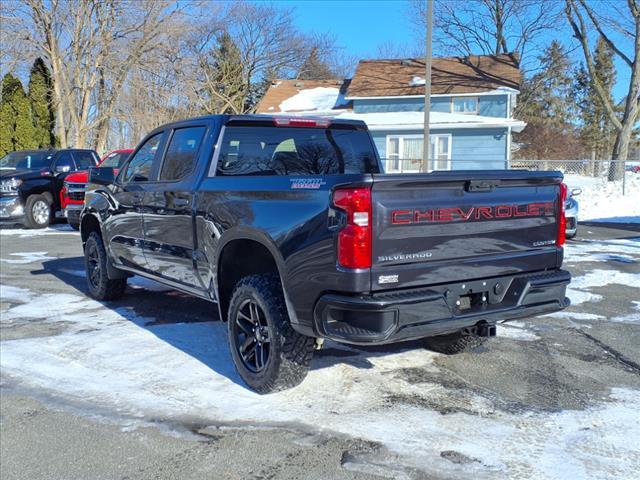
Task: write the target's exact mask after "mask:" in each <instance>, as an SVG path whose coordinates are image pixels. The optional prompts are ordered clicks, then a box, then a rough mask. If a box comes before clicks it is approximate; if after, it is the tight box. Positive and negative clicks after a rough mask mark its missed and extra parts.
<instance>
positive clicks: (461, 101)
mask: <svg viewBox="0 0 640 480" xmlns="http://www.w3.org/2000/svg"><path fill="white" fill-rule="evenodd" d="M451 111H452V112H453V113H471V114H477V113H478V97H453V98H452V99H451Z"/></svg>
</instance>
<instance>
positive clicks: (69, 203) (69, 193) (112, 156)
mask: <svg viewBox="0 0 640 480" xmlns="http://www.w3.org/2000/svg"><path fill="white" fill-rule="evenodd" d="M131 152H133V150H131V149H121V150H114V151H113V152H109V153H108V154H106V155H105V156H104V157H102V159H101V160H100V164H99V165H98V166H99V167H111V168H113V169H115V171H116V172H117V171H118V169H119V168H120V167H121V166H122V164H123V163H124V162H125V161H126V160H127V158H129V154H130V153H131ZM88 176H89V172H88V171H87V170H81V171H79V172H75V173H72V174H70V175H67V178H65V181H64V186H63V187H62V189H61V190H60V208H62V212H63V214H64V216H65V217H66V218H67V222H68V223H69V225H70V226H71V228H73V229H74V230H79V229H80V212H81V211H82V208H83V207H84V191H85V188H86V184H87V178H88Z"/></svg>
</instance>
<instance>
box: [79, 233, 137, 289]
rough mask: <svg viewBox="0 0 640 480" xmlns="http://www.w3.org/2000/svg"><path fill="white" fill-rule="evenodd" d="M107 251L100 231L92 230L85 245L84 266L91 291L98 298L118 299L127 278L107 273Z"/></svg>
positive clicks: (124, 287)
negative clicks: (115, 277)
mask: <svg viewBox="0 0 640 480" xmlns="http://www.w3.org/2000/svg"><path fill="white" fill-rule="evenodd" d="M108 261H109V259H108V258H107V251H106V250H105V248H104V243H103V242H102V237H101V236H100V234H99V233H98V232H91V234H90V235H89V238H88V239H87V242H86V243H85V246H84V266H85V271H86V275H87V286H88V287H89V293H90V294H91V296H92V297H93V298H95V299H96V300H116V299H118V298H120V297H122V295H123V294H124V290H125V289H126V288H127V279H126V278H119V279H115V280H114V279H110V278H109V276H108V275H107V262H108Z"/></svg>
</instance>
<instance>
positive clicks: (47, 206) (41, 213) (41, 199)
mask: <svg viewBox="0 0 640 480" xmlns="http://www.w3.org/2000/svg"><path fill="white" fill-rule="evenodd" d="M25 210H26V211H25V219H24V225H25V227H27V228H46V227H48V226H49V222H51V202H50V201H49V199H48V198H47V197H46V196H45V195H31V196H29V197H28V198H27V202H26V205H25Z"/></svg>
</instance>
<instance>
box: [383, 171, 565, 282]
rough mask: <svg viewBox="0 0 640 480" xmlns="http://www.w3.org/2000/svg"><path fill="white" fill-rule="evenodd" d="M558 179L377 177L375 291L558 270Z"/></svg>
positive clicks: (497, 174) (465, 174) (499, 174)
mask: <svg viewBox="0 0 640 480" xmlns="http://www.w3.org/2000/svg"><path fill="white" fill-rule="evenodd" d="M561 182H562V175H561V174H560V173H559V172H528V171H517V170H498V171H491V172H478V171H457V172H433V173H429V174H411V175H374V181H373V186H372V203H373V205H372V208H373V212H372V213H373V218H372V222H373V245H372V257H373V258H372V268H371V273H372V282H371V283H372V289H373V290H384V289H389V288H398V287H415V286H420V285H433V284H438V283H446V282H455V281H466V280H472V279H478V278H490V277H495V276H499V275H508V274H515V273H520V272H527V271H540V270H545V269H550V268H557V267H558V265H559V264H560V262H561V255H562V251H561V249H558V248H557V247H556V245H555V241H556V236H557V231H558V222H557V219H558V214H559V211H560V205H559V193H560V183H561Z"/></svg>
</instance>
